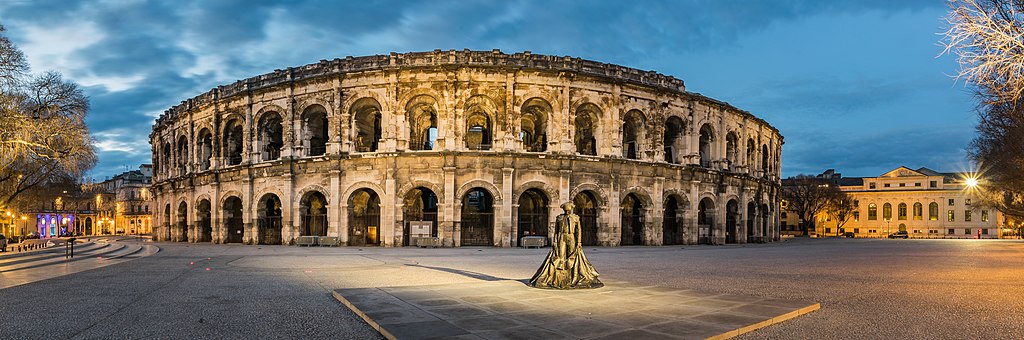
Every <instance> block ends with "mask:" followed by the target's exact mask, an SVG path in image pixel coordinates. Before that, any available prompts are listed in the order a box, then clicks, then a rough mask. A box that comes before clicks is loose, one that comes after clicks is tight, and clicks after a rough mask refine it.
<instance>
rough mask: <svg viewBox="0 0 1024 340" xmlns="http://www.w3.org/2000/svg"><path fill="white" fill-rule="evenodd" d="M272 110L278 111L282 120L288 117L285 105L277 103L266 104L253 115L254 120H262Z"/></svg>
mask: <svg viewBox="0 0 1024 340" xmlns="http://www.w3.org/2000/svg"><path fill="white" fill-rule="evenodd" d="M270 112H276V113H277V114H279V115H281V119H282V120H285V118H287V117H285V114H286V113H287V112H288V110H285V109H284V108H283V107H281V106H279V105H277V104H266V105H263V106H261V107H260V108H259V109H257V110H256V113H255V114H253V115H252V121H254V122H258V121H260V119H262V118H263V115H265V114H267V113H270ZM225 121H227V119H225Z"/></svg>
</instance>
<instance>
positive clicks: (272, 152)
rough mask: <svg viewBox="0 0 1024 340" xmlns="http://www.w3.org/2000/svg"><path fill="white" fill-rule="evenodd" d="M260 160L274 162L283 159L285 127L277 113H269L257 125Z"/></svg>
mask: <svg viewBox="0 0 1024 340" xmlns="http://www.w3.org/2000/svg"><path fill="white" fill-rule="evenodd" d="M257 131H259V132H258V134H257V135H256V136H257V137H258V140H257V141H256V145H258V146H259V151H260V160H263V161H272V160H276V159H278V158H281V148H282V147H284V137H283V136H284V125H282V124H281V115H280V114H278V113H277V112H273V111H271V112H267V113H264V114H263V116H262V117H260V121H259V124H258V125H257Z"/></svg>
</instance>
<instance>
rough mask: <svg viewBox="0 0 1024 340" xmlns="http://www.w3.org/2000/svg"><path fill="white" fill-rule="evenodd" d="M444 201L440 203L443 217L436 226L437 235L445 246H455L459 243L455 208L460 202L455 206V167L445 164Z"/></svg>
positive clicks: (459, 206)
mask: <svg viewBox="0 0 1024 340" xmlns="http://www.w3.org/2000/svg"><path fill="white" fill-rule="evenodd" d="M443 190H444V192H443V195H444V202H442V203H441V204H442V205H443V206H444V218H443V219H442V221H438V222H440V223H439V224H440V226H438V230H437V235H438V237H441V240H442V244H443V245H444V246H445V247H453V246H454V247H457V246H458V245H459V236H460V234H459V233H458V220H457V219H456V209H458V208H461V204H459V205H458V206H456V204H457V202H456V197H455V194H456V193H455V190H456V189H455V167H454V166H445V167H444V187H443Z"/></svg>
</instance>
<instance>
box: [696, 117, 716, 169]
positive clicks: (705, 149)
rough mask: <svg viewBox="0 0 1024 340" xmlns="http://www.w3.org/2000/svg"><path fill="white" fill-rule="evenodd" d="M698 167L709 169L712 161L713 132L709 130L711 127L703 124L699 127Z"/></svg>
mask: <svg viewBox="0 0 1024 340" xmlns="http://www.w3.org/2000/svg"><path fill="white" fill-rule="evenodd" d="M699 141H700V149H699V152H700V166H702V167H705V168H710V167H711V161H712V159H713V158H712V157H713V155H712V150H711V149H712V143H714V141H715V132H714V130H712V129H711V125H708V124H704V126H701V127H700V140H699Z"/></svg>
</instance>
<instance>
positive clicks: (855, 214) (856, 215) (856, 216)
mask: <svg viewBox="0 0 1024 340" xmlns="http://www.w3.org/2000/svg"><path fill="white" fill-rule="evenodd" d="M853 220H854V221H860V211H857V210H855V211H854V212H853Z"/></svg>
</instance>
